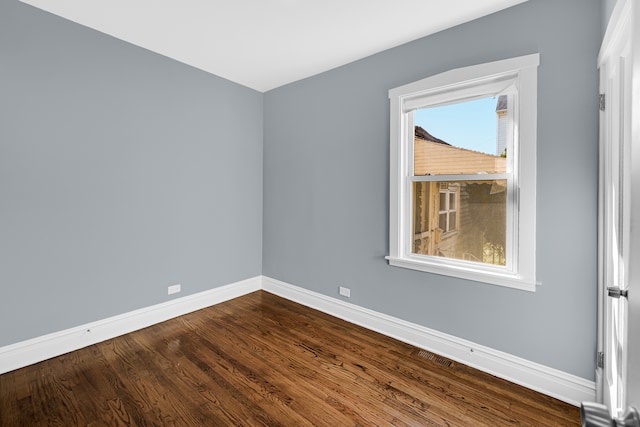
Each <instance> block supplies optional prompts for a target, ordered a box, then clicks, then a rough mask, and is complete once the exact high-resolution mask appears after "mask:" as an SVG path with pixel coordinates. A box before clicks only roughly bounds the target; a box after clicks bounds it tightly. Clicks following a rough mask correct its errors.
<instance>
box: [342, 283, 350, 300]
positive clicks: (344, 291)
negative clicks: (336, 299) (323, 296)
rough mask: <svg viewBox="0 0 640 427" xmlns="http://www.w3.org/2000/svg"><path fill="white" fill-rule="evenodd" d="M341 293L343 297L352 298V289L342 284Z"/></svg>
mask: <svg viewBox="0 0 640 427" xmlns="http://www.w3.org/2000/svg"><path fill="white" fill-rule="evenodd" d="M340 295H342V296H343V297H347V298H351V289H349V288H343V287H342V286H340Z"/></svg>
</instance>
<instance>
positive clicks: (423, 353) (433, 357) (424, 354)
mask: <svg viewBox="0 0 640 427" xmlns="http://www.w3.org/2000/svg"><path fill="white" fill-rule="evenodd" d="M418 357H421V358H423V359H427V360H430V361H432V362H435V363H437V364H438V365H440V366H444V367H446V368H451V367H452V366H453V361H452V360H449V359H447V358H444V357H442V356H438V355H437V354H433V353H431V352H429V351H427V350H420V351H418Z"/></svg>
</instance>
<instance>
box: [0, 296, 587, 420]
mask: <svg viewBox="0 0 640 427" xmlns="http://www.w3.org/2000/svg"><path fill="white" fill-rule="evenodd" d="M427 356H428V354H427ZM438 359H439V358H438V357H434V358H432V359H429V358H425V357H423V355H420V350H419V349H417V348H415V347H412V346H410V345H407V344H404V343H401V342H398V341H396V340H393V339H391V338H389V337H385V336H383V335H380V334H377V333H375V332H371V331H369V330H366V329H364V328H361V327H358V326H355V325H353V324H350V323H347V322H344V321H342V320H339V319H336V318H334V317H331V316H328V315H326V314H323V313H320V312H318V311H315V310H312V309H309V308H307V307H303V306H301V305H298V304H295V303H293V302H290V301H287V300H285V299H282V298H279V297H277V296H274V295H272V294H269V293H266V292H263V291H258V292H255V293H252V294H249V295H246V296H243V297H241V298H237V299H235V300H232V301H228V302H225V303H222V304H218V305H216V306H214V307H210V308H207V309H204V310H200V311H197V312H195V313H191V314H188V315H185V316H182V317H179V318H176V319H173V320H170V321H167V322H164V323H161V324H158V325H154V326H152V327H149V328H146V329H144V330H141V331H138V332H134V333H131V334H128V335H124V336H122V337H118V338H115V339H112V340H109V341H105V342H103V343H100V344H96V345H93V346H90V347H87V348H84V349H81V350H78V351H75V352H73V353H69V354H66V355H63V356H60V357H56V358H53V359H50V360H47V361H44V362H41V363H38V364H36V365H32V366H29V367H26V368H23V369H19V370H16V371H13V372H9V373H6V374H4V375H0V426H45V425H46V426H151V425H154V426H155V425H157V426H201V425H202V426H228V425H229V426H232V425H235V426H333V427H335V426H507V425H509V426H511V425H521V426H574V425H580V419H579V410H578V408H576V407H574V406H571V405H568V404H565V403H563V402H560V401H558V400H555V399H553V398H550V397H547V396H544V395H541V394H539V393H536V392H533V391H531V390H528V389H525V388H523V387H520V386H518V385H515V384H512V383H509V382H507V381H504V380H500V379H498V378H495V377H493V376H491V375H488V374H485V373H482V372H480V371H477V370H475V369H472V368H469V367H467V366H464V365H462V364H459V363H455V362H450V361H449V362H450V363H444V364H443V363H439V362H443V360H438ZM440 359H441V358H440ZM444 362H447V361H446V360H444Z"/></svg>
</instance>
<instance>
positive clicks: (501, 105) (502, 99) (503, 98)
mask: <svg viewBox="0 0 640 427" xmlns="http://www.w3.org/2000/svg"><path fill="white" fill-rule="evenodd" d="M506 109H507V95H500V96H499V97H498V103H497V104H496V111H504V110H506Z"/></svg>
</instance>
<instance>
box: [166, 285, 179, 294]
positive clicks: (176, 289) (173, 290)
mask: <svg viewBox="0 0 640 427" xmlns="http://www.w3.org/2000/svg"><path fill="white" fill-rule="evenodd" d="M180 288H181V286H180V285H179V284H178V285H172V286H169V288H168V289H167V292H168V294H169V295H171V294H177V293H178V292H180Z"/></svg>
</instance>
